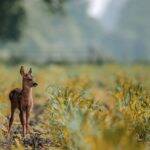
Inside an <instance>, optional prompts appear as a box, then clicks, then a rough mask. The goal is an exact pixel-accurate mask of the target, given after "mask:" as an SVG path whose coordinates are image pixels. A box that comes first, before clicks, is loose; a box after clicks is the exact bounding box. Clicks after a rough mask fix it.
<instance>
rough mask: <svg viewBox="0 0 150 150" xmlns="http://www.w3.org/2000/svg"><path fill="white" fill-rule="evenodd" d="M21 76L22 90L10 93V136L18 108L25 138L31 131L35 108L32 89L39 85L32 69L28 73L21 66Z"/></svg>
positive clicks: (17, 89)
mask: <svg viewBox="0 0 150 150" xmlns="http://www.w3.org/2000/svg"><path fill="white" fill-rule="evenodd" d="M20 74H21V76H22V89H19V88H16V89H14V90H12V91H11V92H10V93H9V99H10V102H11V117H10V120H9V128H8V134H9V133H10V130H11V126H12V124H13V120H14V113H15V110H16V108H18V109H19V111H20V114H19V118H20V122H21V124H22V127H23V136H25V134H26V133H27V132H28V129H29V117H30V112H31V109H32V107H33V97H32V87H36V86H37V85H38V84H37V83H36V82H35V81H34V80H33V76H32V69H31V68H30V70H29V72H28V73H26V72H25V70H24V67H23V66H21V68H20Z"/></svg>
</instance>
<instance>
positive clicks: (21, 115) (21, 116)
mask: <svg viewBox="0 0 150 150" xmlns="http://www.w3.org/2000/svg"><path fill="white" fill-rule="evenodd" d="M19 118H20V122H21V125H22V126H23V112H22V111H20V114H19Z"/></svg>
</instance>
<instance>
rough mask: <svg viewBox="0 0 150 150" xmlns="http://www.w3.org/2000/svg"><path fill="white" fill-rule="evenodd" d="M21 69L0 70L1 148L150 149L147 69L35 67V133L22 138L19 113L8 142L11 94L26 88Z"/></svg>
mask: <svg viewBox="0 0 150 150" xmlns="http://www.w3.org/2000/svg"><path fill="white" fill-rule="evenodd" d="M26 66H27V67H29V66H30V65H26ZM19 68H20V65H18V66H6V65H4V64H1V65H0V103H1V105H0V123H1V125H0V149H4V148H8V149H95V150H98V149H114V148H118V149H135V148H136V149H148V148H149V140H150V138H149V137H150V135H149V131H150V128H149V125H148V124H149V121H150V119H149V118H150V111H149V110H150V109H149V108H150V106H149V100H150V99H149V96H150V95H149V89H150V87H149V85H150V81H149V74H150V67H149V66H148V65H147V66H144V65H131V66H129V65H116V64H107V65H102V66H98V65H72V66H58V65H49V66H44V67H43V66H33V65H32V69H33V74H34V76H35V80H36V81H37V82H38V84H39V86H38V87H37V88H35V89H34V90H33V95H34V109H33V111H32V115H31V121H30V126H31V133H30V134H28V135H27V136H26V137H25V138H23V137H22V135H21V131H22V128H21V125H20V122H19V119H18V112H16V114H15V116H16V118H15V121H14V125H13V129H12V132H11V136H10V137H9V138H8V137H7V126H8V118H9V114H10V103H9V100H8V93H9V91H10V90H11V89H13V88H16V87H21V76H20V74H19Z"/></svg>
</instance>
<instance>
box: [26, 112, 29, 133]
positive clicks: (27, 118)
mask: <svg viewBox="0 0 150 150" xmlns="http://www.w3.org/2000/svg"><path fill="white" fill-rule="evenodd" d="M29 118H30V111H28V110H27V111H26V130H27V132H29Z"/></svg>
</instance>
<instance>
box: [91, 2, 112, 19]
mask: <svg viewBox="0 0 150 150" xmlns="http://www.w3.org/2000/svg"><path fill="white" fill-rule="evenodd" d="M88 1H89V9H88V14H89V15H90V16H91V17H94V18H101V17H102V16H103V13H104V12H105V10H106V7H107V4H108V3H109V2H110V1H111V0H88Z"/></svg>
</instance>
